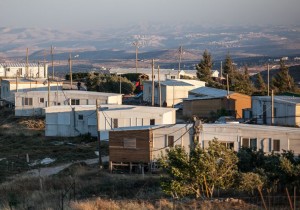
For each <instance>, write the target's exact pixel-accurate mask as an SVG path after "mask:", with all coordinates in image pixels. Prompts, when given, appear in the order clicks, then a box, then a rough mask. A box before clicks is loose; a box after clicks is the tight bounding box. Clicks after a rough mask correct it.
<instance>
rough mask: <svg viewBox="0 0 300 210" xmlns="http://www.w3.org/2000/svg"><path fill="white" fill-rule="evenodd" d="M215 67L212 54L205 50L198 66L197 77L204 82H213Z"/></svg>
mask: <svg viewBox="0 0 300 210" xmlns="http://www.w3.org/2000/svg"><path fill="white" fill-rule="evenodd" d="M212 67H213V62H212V58H211V54H210V53H209V52H208V51H207V50H205V51H204V53H203V55H202V59H201V61H200V63H199V64H197V65H196V70H197V77H198V78H199V79H200V80H201V81H204V82H207V83H209V82H211V81H212V78H211V70H212Z"/></svg>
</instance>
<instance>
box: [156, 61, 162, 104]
mask: <svg viewBox="0 0 300 210" xmlns="http://www.w3.org/2000/svg"><path fill="white" fill-rule="evenodd" d="M157 70H158V77H157V79H158V91H159V92H158V94H159V107H161V85H160V77H159V66H157Z"/></svg>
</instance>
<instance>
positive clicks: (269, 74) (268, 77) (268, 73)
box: [268, 63, 270, 96]
mask: <svg viewBox="0 0 300 210" xmlns="http://www.w3.org/2000/svg"><path fill="white" fill-rule="evenodd" d="M268 96H270V65H269V63H268Z"/></svg>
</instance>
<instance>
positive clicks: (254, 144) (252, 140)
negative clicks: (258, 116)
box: [250, 138, 257, 151]
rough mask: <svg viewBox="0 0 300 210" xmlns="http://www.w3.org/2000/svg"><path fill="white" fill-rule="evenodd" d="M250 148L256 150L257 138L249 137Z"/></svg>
mask: <svg viewBox="0 0 300 210" xmlns="http://www.w3.org/2000/svg"><path fill="white" fill-rule="evenodd" d="M250 148H251V149H253V150H255V151H256V150H257V139H256V138H253V139H250Z"/></svg>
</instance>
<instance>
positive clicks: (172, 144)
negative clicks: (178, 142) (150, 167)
mask: <svg viewBox="0 0 300 210" xmlns="http://www.w3.org/2000/svg"><path fill="white" fill-rule="evenodd" d="M168 147H174V136H168Z"/></svg>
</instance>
